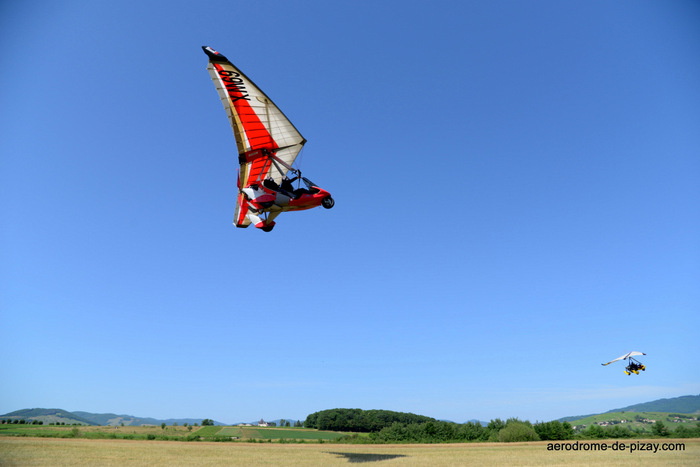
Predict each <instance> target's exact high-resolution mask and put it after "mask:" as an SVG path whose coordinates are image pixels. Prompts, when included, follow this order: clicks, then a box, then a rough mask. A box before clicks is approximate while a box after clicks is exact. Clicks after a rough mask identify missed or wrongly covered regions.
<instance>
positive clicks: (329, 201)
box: [321, 196, 335, 209]
mask: <svg viewBox="0 0 700 467" xmlns="http://www.w3.org/2000/svg"><path fill="white" fill-rule="evenodd" d="M321 206H323V207H324V208H326V209H330V208H332V207H333V206H335V201H334V200H333V198H331V197H330V196H326V197H325V198H323V200H322V201H321Z"/></svg>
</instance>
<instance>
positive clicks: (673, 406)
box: [607, 394, 700, 413]
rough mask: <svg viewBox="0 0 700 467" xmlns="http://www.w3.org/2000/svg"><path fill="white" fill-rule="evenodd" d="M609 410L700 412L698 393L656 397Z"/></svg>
mask: <svg viewBox="0 0 700 467" xmlns="http://www.w3.org/2000/svg"><path fill="white" fill-rule="evenodd" d="M609 412H678V413H695V412H700V394H699V395H697V396H681V397H674V398H672V399H658V400H655V401H652V402H644V403H642V404H635V405H630V406H627V407H623V408H621V409H613V410H608V412H607V413H609Z"/></svg>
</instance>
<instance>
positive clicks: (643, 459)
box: [0, 437, 700, 466]
mask: <svg viewBox="0 0 700 467" xmlns="http://www.w3.org/2000/svg"><path fill="white" fill-rule="evenodd" d="M615 441H616V440H605V441H600V442H606V443H608V444H612V443H614V442H615ZM617 441H619V440H617ZM625 441H626V442H627V443H628V444H629V443H636V442H640V443H648V442H650V443H664V442H666V443H674V444H675V443H681V444H683V445H684V447H685V448H684V450H674V451H663V452H662V451H660V450H659V451H658V452H656V453H654V452H649V451H641V452H639V451H638V452H630V451H629V450H627V451H623V452H621V451H612V450H607V451H588V452H582V451H578V452H574V451H557V452H552V451H548V450H547V444H548V443H547V442H546V441H539V442H532V443H469V444H429V445H426V444H406V445H396V444H393V445H388V444H385V445H348V444H334V443H323V444H279V443H262V444H261V443H241V442H238V443H220V442H219V443H216V442H179V441H133V440H87V439H59V438H10V437H3V438H0V465H20V466H21V465H40V466H41V465H73V466H75V465H77V466H83V465H156V466H160V465H162V466H166V465H246V466H256V465H304V466H327V465H348V464H354V463H369V464H376V465H381V466H392V465H416V466H418V465H420V466H455V465H479V466H501V465H521V466H530V465H567V466H568V465H606V466H609V465H615V466H616V465H620V466H637V465H640V464H642V465H645V466H646V465H688V466H698V465H700V439H651V440H625ZM586 442H587V443H599V441H595V442H593V441H590V442H589V441H586ZM561 444H563V442H562V443H561Z"/></svg>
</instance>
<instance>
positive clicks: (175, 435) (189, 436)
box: [0, 424, 347, 442]
mask: <svg viewBox="0 0 700 467" xmlns="http://www.w3.org/2000/svg"><path fill="white" fill-rule="evenodd" d="M189 428H190V427H184V426H175V427H173V426H166V427H165V429H163V428H161V427H160V426H123V427H115V426H52V425H19V424H17V425H15V424H3V425H0V437H9V436H12V437H41V438H86V439H127V440H161V441H195V440H196V441H231V440H241V441H255V440H260V441H273V440H288V441H312V442H313V441H316V442H322V441H332V440H335V439H338V438H340V437H342V436H344V435H345V434H347V433H339V432H334V431H319V430H314V429H309V428H262V427H256V426H250V427H247V426H246V427H244V426H240V427H239V426H203V427H193V429H192V430H189Z"/></svg>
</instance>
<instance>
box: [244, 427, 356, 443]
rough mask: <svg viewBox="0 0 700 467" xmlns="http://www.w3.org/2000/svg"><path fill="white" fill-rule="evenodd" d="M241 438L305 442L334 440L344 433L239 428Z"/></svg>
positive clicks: (300, 429)
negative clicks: (241, 434)
mask: <svg viewBox="0 0 700 467" xmlns="http://www.w3.org/2000/svg"><path fill="white" fill-rule="evenodd" d="M241 431H242V433H243V437H244V438H247V439H305V440H334V439H338V438H340V437H341V436H344V434H345V433H338V432H334V431H318V430H309V429H303V428H289V429H285V428H256V427H241Z"/></svg>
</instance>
